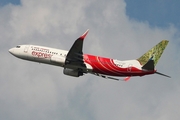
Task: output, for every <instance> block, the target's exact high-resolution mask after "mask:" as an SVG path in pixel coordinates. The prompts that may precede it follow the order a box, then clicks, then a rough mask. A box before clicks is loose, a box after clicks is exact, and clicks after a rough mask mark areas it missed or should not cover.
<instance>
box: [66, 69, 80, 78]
mask: <svg viewBox="0 0 180 120" xmlns="http://www.w3.org/2000/svg"><path fill="white" fill-rule="evenodd" d="M63 73H64V74H65V75H69V76H73V77H79V76H81V75H83V73H82V72H80V71H78V70H73V69H69V68H64V70H63Z"/></svg>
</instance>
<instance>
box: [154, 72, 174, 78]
mask: <svg viewBox="0 0 180 120" xmlns="http://www.w3.org/2000/svg"><path fill="white" fill-rule="evenodd" d="M155 73H156V74H159V75H162V76H165V77H168V78H171V77H170V76H168V75H165V74H163V73H160V72H155Z"/></svg>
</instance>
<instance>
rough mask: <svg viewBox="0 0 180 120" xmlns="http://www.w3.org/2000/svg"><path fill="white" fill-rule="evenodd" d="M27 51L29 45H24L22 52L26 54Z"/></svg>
mask: <svg viewBox="0 0 180 120" xmlns="http://www.w3.org/2000/svg"><path fill="white" fill-rule="evenodd" d="M28 49H29V45H26V46H25V48H24V52H25V53H27V52H28Z"/></svg>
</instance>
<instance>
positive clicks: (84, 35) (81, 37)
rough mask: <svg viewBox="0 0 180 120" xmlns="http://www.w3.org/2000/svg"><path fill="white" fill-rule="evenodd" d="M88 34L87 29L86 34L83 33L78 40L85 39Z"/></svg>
mask: <svg viewBox="0 0 180 120" xmlns="http://www.w3.org/2000/svg"><path fill="white" fill-rule="evenodd" d="M88 32H89V29H87V30H86V32H85V33H84V34H83V35H81V36H80V37H79V38H80V39H81V40H84V38H85V37H86V35H87V34H88Z"/></svg>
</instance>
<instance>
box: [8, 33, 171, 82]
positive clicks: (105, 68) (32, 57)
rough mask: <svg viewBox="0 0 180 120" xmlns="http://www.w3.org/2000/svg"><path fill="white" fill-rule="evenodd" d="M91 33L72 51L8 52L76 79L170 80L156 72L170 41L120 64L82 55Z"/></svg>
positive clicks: (27, 48) (32, 47)
mask: <svg viewBox="0 0 180 120" xmlns="http://www.w3.org/2000/svg"><path fill="white" fill-rule="evenodd" d="M88 31H89V30H87V31H86V32H85V33H84V34H83V35H82V36H80V37H79V38H78V39H77V40H76V41H75V42H74V44H73V45H72V47H71V49H70V50H69V51H66V50H61V49H54V48H50V47H44V46H38V45H18V46H16V47H14V48H11V49H10V50H9V52H10V53H11V54H12V55H14V56H16V57H18V58H21V59H24V60H29V61H34V62H39V63H45V64H50V65H55V66H60V67H63V68H64V70H63V73H64V74H65V75H69V76H73V77H79V76H82V75H84V74H86V73H91V74H94V75H96V76H100V77H103V78H107V79H113V80H120V79H119V78H117V77H124V79H123V80H125V81H127V80H129V79H130V77H131V76H144V75H149V74H154V73H156V74H160V75H163V76H166V77H170V76H168V75H165V74H162V73H159V72H157V70H156V69H155V66H156V64H157V62H158V60H159V58H160V57H161V55H162V53H163V51H164V49H165V48H166V46H167V44H168V41H167V40H162V41H161V42H160V43H158V44H157V45H156V46H154V47H153V48H152V49H150V50H149V51H148V52H146V53H145V54H144V55H142V56H141V57H140V58H138V59H135V60H125V61H121V60H116V59H111V58H105V57H100V56H95V55H89V54H83V41H84V39H85V37H86V35H87V34H88ZM113 76H114V77H113Z"/></svg>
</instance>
